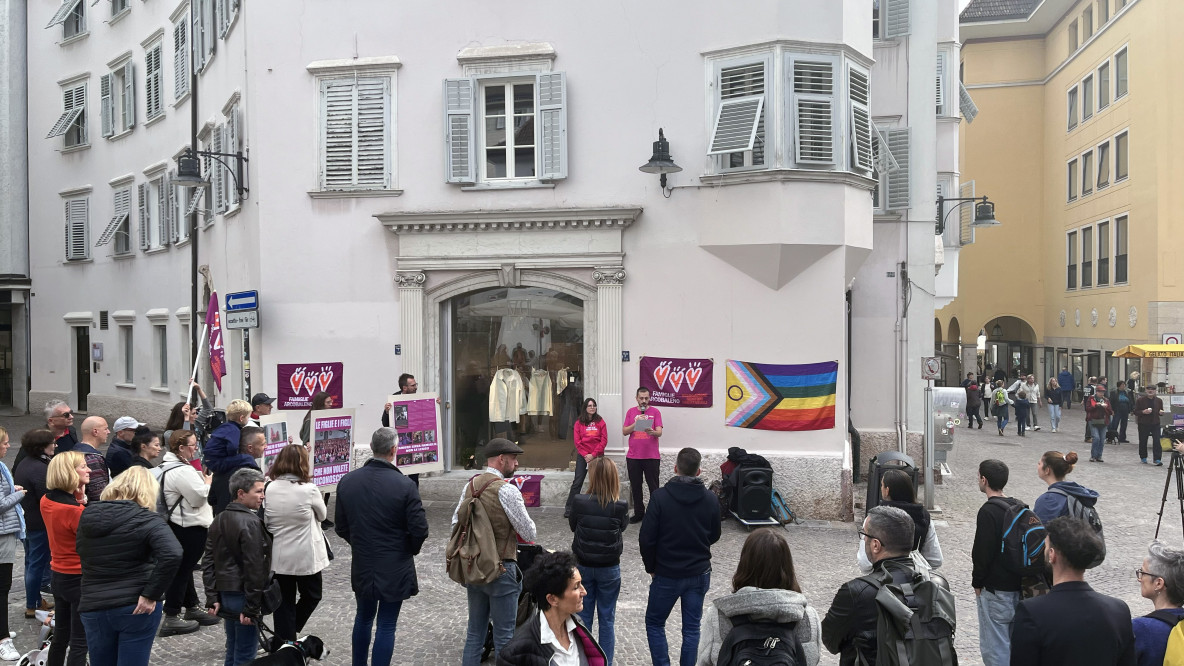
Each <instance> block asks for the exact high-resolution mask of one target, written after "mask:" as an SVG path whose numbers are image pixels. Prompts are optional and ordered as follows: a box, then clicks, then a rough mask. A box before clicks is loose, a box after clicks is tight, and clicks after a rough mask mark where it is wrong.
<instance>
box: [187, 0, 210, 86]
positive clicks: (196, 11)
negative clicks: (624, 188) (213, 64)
mask: <svg viewBox="0 0 1184 666" xmlns="http://www.w3.org/2000/svg"><path fill="white" fill-rule="evenodd" d="M203 4H204V3H203V2H202V0H193V2H191V3H190V5H189V14H190V16H191V17H192V19H193V35H192V39H191V40H190V41H191V42H193V48H192V50H191V52H192V53H193V69H194V71H198V72H200V71H201V69H202V68H203V67H205V66H206V57H205V53H206V47H205V36H206V31H205V24H204V21H203V19H202V17H203V16H205V10H204V9H203V6H202V5H203Z"/></svg>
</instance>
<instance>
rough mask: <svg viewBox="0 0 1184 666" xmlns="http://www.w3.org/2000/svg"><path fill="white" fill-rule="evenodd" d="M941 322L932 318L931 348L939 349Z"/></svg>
mask: <svg viewBox="0 0 1184 666" xmlns="http://www.w3.org/2000/svg"><path fill="white" fill-rule="evenodd" d="M941 337H942V331H941V320H940V319H938V318H937V317H934V318H933V348H934V349H941Z"/></svg>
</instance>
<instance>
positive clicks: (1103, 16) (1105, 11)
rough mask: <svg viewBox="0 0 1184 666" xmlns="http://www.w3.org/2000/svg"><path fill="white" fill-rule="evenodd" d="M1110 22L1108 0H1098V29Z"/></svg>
mask: <svg viewBox="0 0 1184 666" xmlns="http://www.w3.org/2000/svg"><path fill="white" fill-rule="evenodd" d="M1109 22H1110V0H1098V28H1099V29H1100V28H1101V27H1102V26H1104V25H1106V24H1107V23H1109Z"/></svg>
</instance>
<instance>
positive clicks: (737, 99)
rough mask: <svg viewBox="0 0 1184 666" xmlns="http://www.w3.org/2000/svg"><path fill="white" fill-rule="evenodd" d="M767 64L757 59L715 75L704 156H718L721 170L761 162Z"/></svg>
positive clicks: (763, 148) (763, 139)
mask: <svg viewBox="0 0 1184 666" xmlns="http://www.w3.org/2000/svg"><path fill="white" fill-rule="evenodd" d="M768 65H769V63H768V62H767V61H765V60H761V61H758V62H750V63H744V64H738V65H734V66H731V67H721V68H720V69H719V72H718V74H717V75H716V86H717V89H718V91H719V95H718V100H717V102H716V112H715V127H714V129H713V131H712V134H711V145H710V147H709V150H708V151H707V154H708V155H720V156H722V157H720V158H719V159H720V160H721V163H720V166H721V168H723V169H731V168H739V167H751V166H762V165H764V163H765V103H766V100H767V99H768V97H767V94H766V93H767V86H766V81H767V72H768Z"/></svg>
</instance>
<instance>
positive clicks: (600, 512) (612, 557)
mask: <svg viewBox="0 0 1184 666" xmlns="http://www.w3.org/2000/svg"><path fill="white" fill-rule="evenodd" d="M628 514H629V504H628V503H627V502H625V501H624V500H622V499H621V479H620V475H619V474H618V472H617V465H616V463H614V462H613V461H612V460H609V459H608V458H605V457H604V456H599V457H595V458H592V460H591V461H590V462H589V463H588V493H587V494H579V495H576V496H575V498H574V499H572V502H571V515H569V516H568V519H567V520H568V525H569V526H571V531H572V532H574V533H575V538H574V539H573V540H572V543H571V550H572V554H574V555H575V558H576V564H577V566H578V568H579V570H580V577H581V578H582V579H583V582H584V588H585V589H586V590H587V591H588V596H587V597H585V599H584V607H583V609H582V610H581V611H580V613H579V614H580V619H581V620H582V621H583V623H584V626H586V627H591V626H592V616H593V612H595V613H597V614H598V615H599V616H600V620H599V637H600V640H599V643H600V647H601V649H603V650H604V653H605V655H606V656H607V657H608V663H609V664H612V663H613V648H614V646H615V643H616V640H615V631H614V620H615V617H616V613H617V597H618V596H619V595H620V593H621V550H622V545H623V544H622V540H621V535H622V534H623V533H624V532H625V528H626V527H628V525H629V515H628Z"/></svg>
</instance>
